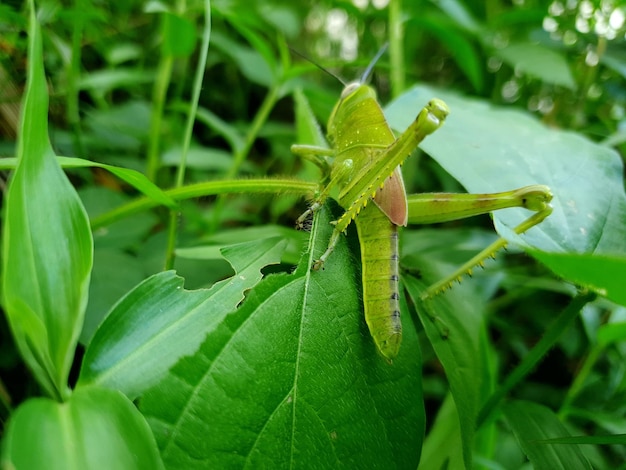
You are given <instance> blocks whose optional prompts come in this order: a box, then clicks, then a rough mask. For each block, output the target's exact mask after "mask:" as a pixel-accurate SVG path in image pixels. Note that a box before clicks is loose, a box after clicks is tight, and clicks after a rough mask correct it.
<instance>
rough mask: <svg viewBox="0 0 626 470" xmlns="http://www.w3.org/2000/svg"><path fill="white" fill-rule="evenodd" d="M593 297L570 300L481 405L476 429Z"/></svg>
mask: <svg viewBox="0 0 626 470" xmlns="http://www.w3.org/2000/svg"><path fill="white" fill-rule="evenodd" d="M595 297H596V294H594V293H589V292H581V293H579V294H578V295H577V296H576V297H574V298H573V299H572V301H571V302H570V304H569V305H568V306H567V307H566V308H565V310H563V311H562V312H561V314H560V315H559V316H558V318H557V319H556V320H555V321H554V322H553V323H552V325H550V327H549V328H548V330H547V331H546V332H545V334H544V335H543V336H542V337H541V339H540V340H539V342H538V343H537V344H536V345H535V347H534V348H533V349H531V350H530V352H529V353H528V355H527V356H526V357H525V358H524V359H523V360H522V362H521V364H519V365H518V366H517V367H516V368H515V370H513V372H511V374H509V376H508V377H507V378H506V379H505V381H504V383H503V384H502V385H501V386H500V388H498V390H496V391H495V392H494V393H493V394H492V395H491V397H489V399H488V400H487V402H486V403H485V404H484V405H483V407H482V409H481V410H480V412H479V413H478V417H477V418H476V427H477V428H478V427H480V426H481V425H482V424H483V423H484V422H485V421H486V420H487V418H489V416H490V415H491V413H492V412H493V411H494V410H495V408H496V406H497V405H498V404H499V402H500V401H501V400H502V399H503V398H504V397H505V396H506V395H507V393H509V392H510V391H511V390H513V388H514V387H515V386H516V385H517V384H518V383H520V382H521V381H522V379H523V378H524V377H526V376H527V375H528V374H529V373H530V372H531V371H532V370H533V369H534V368H535V366H536V365H537V364H538V363H539V361H541V359H543V358H544V357H545V355H546V353H547V352H548V351H549V350H550V349H551V348H552V347H553V346H554V345H555V344H556V342H557V341H558V340H559V338H560V337H561V335H562V334H563V333H564V332H565V330H566V329H567V328H568V327H569V325H570V324H571V322H572V321H574V319H575V318H576V317H577V316H578V314H579V312H580V310H581V309H582V308H583V307H584V306H585V305H586V304H587V303H588V302H591V301H592V300H593V299H594V298H595Z"/></svg>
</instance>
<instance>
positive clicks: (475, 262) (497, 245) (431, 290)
mask: <svg viewBox="0 0 626 470" xmlns="http://www.w3.org/2000/svg"><path fill="white" fill-rule="evenodd" d="M551 213H552V206H550V205H549V204H547V205H546V206H545V207H544V208H543V210H541V211H539V212H537V213H535V214H533V215H532V216H530V217H529V218H528V219H526V220H524V221H523V222H522V223H521V224H519V225H518V226H517V227H515V228H514V229H513V231H514V232H515V233H516V234H518V235H521V234H523V233H524V232H526V231H528V230H529V229H530V228H532V227H534V226H535V225H537V224H540V223H541V222H543V221H544V219H545V218H546V217H548V216H549V215H550V214H551ZM507 243H508V242H507V241H506V240H505V239H504V238H499V239H498V240H496V241H495V242H493V243H492V244H491V245H489V246H488V247H487V248H485V249H484V250H482V251H481V252H480V253H478V254H477V255H476V256H474V257H473V258H472V259H470V260H469V261H467V262H466V263H465V264H464V265H463V266H461V267H460V268H458V269H457V270H456V271H454V272H453V273H452V274H450V275H449V276H447V277H446V278H445V279H442V280H441V281H439V282H436V283H435V284H433V285H431V286H430V287H428V288H427V289H426V291H424V293H422V295H421V299H422V300H426V299H427V298H429V297H432V296H435V295H437V294H439V293H441V292H443V291H445V290H446V289H449V288H450V287H451V286H452V283H453V282H454V281H457V282H460V281H461V278H462V277H463V275H465V274H468V275H470V276H471V274H472V269H473V268H474V267H476V266H480V267H483V265H484V261H485V260H486V259H487V258H494V257H495V254H496V252H497V251H498V250H501V249H502V248H504V247H505V246H506V245H507Z"/></svg>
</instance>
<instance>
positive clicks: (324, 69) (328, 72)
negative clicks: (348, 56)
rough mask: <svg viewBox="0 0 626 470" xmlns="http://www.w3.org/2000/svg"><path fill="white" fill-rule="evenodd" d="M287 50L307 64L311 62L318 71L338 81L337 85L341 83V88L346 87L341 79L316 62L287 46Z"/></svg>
mask: <svg viewBox="0 0 626 470" xmlns="http://www.w3.org/2000/svg"><path fill="white" fill-rule="evenodd" d="M288 47H289V50H290V51H291V52H293V53H294V54H296V55H299V56H300V57H302V58H303V59H304V60H306V61H307V62H311V63H312V64H313V65H315V66H316V67H317V68H318V69H320V70H323V71H324V72H326V73H327V74H328V75H330V76H331V77H333V78H335V79H336V80H337V81H339V83H341V84H342V85H343V86H346V85H347V83H346V82H345V81H343V80H342V79H341V78H339V77H338V76H337V75H335V74H334V73H332V72H331V71H330V70H328V69H327V68H326V67H324V66H322V65H320V64H318V63H317V62H315V61H314V60H313V59H311V58H309V57H307V56H305V55H304V54H302V53H301V52H299V51H297V50H296V49H294V48H293V47H291V46H288Z"/></svg>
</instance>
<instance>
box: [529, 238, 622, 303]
mask: <svg viewBox="0 0 626 470" xmlns="http://www.w3.org/2000/svg"><path fill="white" fill-rule="evenodd" d="M530 253H531V254H532V255H533V256H534V257H535V258H537V259H538V260H540V261H541V262H542V263H544V264H546V265H548V266H550V268H551V269H552V270H553V271H554V272H555V273H556V274H558V275H559V276H561V277H563V278H565V279H567V280H569V281H571V282H574V283H576V284H578V285H580V286H583V287H586V288H588V289H591V290H593V291H595V292H597V293H598V294H600V295H602V296H604V297H606V298H607V299H610V300H612V301H613V302H616V303H618V304H621V305H624V306H626V290H624V280H625V279H626V254H625V255H623V256H619V257H618V256H606V255H600V256H595V255H589V254H578V253H544V252H540V251H535V250H533V251H531V252H530Z"/></svg>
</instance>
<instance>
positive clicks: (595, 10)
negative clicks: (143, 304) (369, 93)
mask: <svg viewBox="0 0 626 470" xmlns="http://www.w3.org/2000/svg"><path fill="white" fill-rule="evenodd" d="M405 3H406V4H404V5H400V2H392V3H391V4H390V5H387V4H385V3H384V2H382V3H376V2H366V1H361V2H263V3H262V4H261V3H259V4H254V5H253V6H250V5H249V2H241V3H240V2H226V1H224V2H212V4H211V7H212V10H211V13H212V18H211V31H210V48H209V53H208V56H207V57H206V60H207V63H206V69H205V71H204V81H203V86H202V89H201V90H200V96H199V100H198V117H197V122H196V123H195V125H194V127H193V135H192V136H191V142H192V144H191V149H190V151H189V154H188V157H187V162H186V165H184V168H185V172H184V173H182V172H181V171H180V168H181V164H180V153H181V149H182V148H184V145H185V144H184V138H185V136H186V130H185V126H186V119H187V112H188V111H189V109H190V106H192V105H190V103H192V102H193V100H191V98H190V97H191V96H192V94H193V90H194V84H193V74H194V69H195V66H196V64H197V63H198V62H199V61H200V60H201V57H200V56H199V53H198V51H199V44H200V36H201V34H202V32H203V14H204V13H203V9H202V7H203V5H202V4H200V3H195V2H189V3H184V2H180V3H177V4H176V5H164V4H160V3H158V2H149V3H144V2H109V3H107V4H98V3H91V2H81V1H78V2H76V3H74V4H72V5H64V4H61V3H57V2H40V3H38V4H37V8H38V15H37V16H38V19H39V21H40V22H41V24H42V27H43V51H44V62H45V68H46V77H47V80H48V92H49V94H50V106H49V121H50V130H49V134H50V139H51V142H52V146H53V148H54V150H55V152H56V153H57V154H58V155H64V156H69V157H80V158H88V159H89V160H92V161H96V162H99V163H102V164H108V165H115V166H120V167H124V168H131V169H135V170H138V171H140V172H142V173H145V174H146V175H147V176H148V178H149V179H151V180H152V181H154V182H155V183H156V184H157V186H159V187H160V188H170V187H174V186H177V185H180V184H181V183H184V184H185V185H193V184H194V183H202V182H205V181H213V180H220V179H229V178H234V177H242V178H252V177H257V176H265V175H288V176H298V177H300V178H302V179H304V180H307V181H316V179H317V178H319V175H318V173H317V171H316V169H315V168H311V167H309V166H308V165H307V164H306V163H304V162H301V161H298V160H297V159H296V158H294V157H293V155H292V154H291V153H290V150H289V147H290V145H291V144H292V143H294V142H296V141H297V140H298V139H299V136H301V135H302V129H297V128H296V126H295V125H294V122H295V121H296V111H295V108H294V96H295V95H294V94H295V93H297V92H296V90H298V89H302V91H303V92H304V95H305V96H306V97H307V98H308V101H309V103H310V104H311V108H312V111H313V113H314V115H315V116H317V118H318V120H319V121H320V122H325V121H326V119H327V117H328V115H329V113H330V111H331V109H332V106H333V105H334V103H335V102H336V100H337V96H338V94H339V93H340V90H341V85H340V84H338V83H337V81H336V80H334V79H332V78H331V77H329V76H327V75H326V74H324V73H323V72H321V71H319V70H318V69H317V68H316V67H314V66H312V65H311V64H309V63H307V62H305V61H302V60H301V59H300V58H299V57H298V56H297V55H294V54H293V53H292V52H290V51H289V49H288V46H291V47H292V48H293V49H295V50H297V51H298V52H301V53H302V54H304V55H306V56H308V57H311V58H312V59H313V60H315V61H316V62H319V63H321V64H323V65H324V66H325V67H326V68H329V69H330V70H332V71H333V72H335V73H336V74H338V75H339V76H340V77H345V78H346V79H347V80H350V79H352V78H354V77H356V76H358V74H359V73H360V71H361V70H362V69H363V68H364V67H365V65H366V64H367V63H368V62H369V59H370V58H371V57H372V56H373V55H374V54H375V52H376V51H377V50H378V49H379V48H380V46H381V45H382V44H383V43H384V42H385V41H386V40H390V42H391V47H390V51H389V56H388V58H385V59H383V60H382V61H381V63H380V64H379V65H378V66H377V67H376V73H375V76H374V84H375V86H376V88H377V90H378V93H379V97H380V101H381V102H383V103H386V102H388V101H390V100H391V99H392V98H395V97H397V96H398V95H400V93H401V92H403V91H404V90H405V89H406V88H409V87H410V86H412V85H413V84H414V83H418V82H423V83H428V84H430V85H434V86H436V87H439V88H442V89H445V90H449V89H452V90H456V91H459V92H462V93H464V94H467V95H471V96H474V97H478V98H481V99H482V100H484V101H487V102H490V103H492V104H497V105H501V106H504V107H507V108H509V109H519V110H526V111H528V112H529V113H531V114H533V115H534V116H535V118H536V119H538V120H541V121H542V122H543V123H545V124H547V125H549V126H551V127H554V128H559V129H567V130H572V131H576V132H578V133H580V134H583V135H585V136H587V137H588V138H590V139H591V140H594V141H596V142H599V143H602V144H603V145H606V146H610V147H613V148H615V149H616V150H617V151H618V152H619V153H620V155H621V156H622V158H623V155H624V154H625V151H626V128H625V127H624V126H626V118H625V109H626V108H625V106H626V87H625V86H624V78H625V76H626V56H625V55H624V52H623V51H624V42H625V36H624V35H625V31H626V28H625V26H624V7H623V5H620V4H619V3H618V2H564V3H561V2H543V1H536V2H531V1H528V2H514V3H513V4H508V2H498V1H490V2H471V1H466V2H455V1H441V2H426V1H418V2H405ZM620 12H621V13H620ZM620 15H621V16H620ZM399 24H402V25H403V26H404V34H403V36H402V40H401V41H400V42H398V41H396V40H394V38H397V37H398V36H397V34H398V32H397V31H396V29H395V27H396V26H397V25H399ZM390 25H392V26H390ZM0 28H1V30H2V35H1V36H0V65H1V69H0V73H1V74H2V75H1V76H0V82H1V83H2V84H3V86H2V90H1V91H0V93H1V95H0V129H2V134H1V137H2V141H1V142H0V154H1V155H2V156H5V157H13V156H15V155H16V153H17V152H16V150H15V145H16V135H17V133H18V131H19V121H18V115H19V111H18V109H19V102H20V99H21V90H22V89H23V86H24V83H25V80H26V74H27V64H28V61H27V36H26V34H25V32H26V31H27V28H28V15H27V8H26V7H25V6H23V5H22V4H21V3H20V2H14V3H10V2H9V3H3V4H2V5H0ZM204 32H205V33H206V30H205V31H204ZM398 45H400V47H398ZM161 111H162V114H161ZM453 112H454V110H453ZM476 119H477V120H480V115H477V116H476ZM298 122H300V121H298ZM409 161H412V162H413V163H411V164H407V165H405V168H404V171H405V176H406V181H407V189H408V191H409V192H425V191H441V190H444V191H459V192H461V191H463V188H462V187H461V186H460V184H459V182H458V181H457V179H455V178H453V177H451V176H450V175H449V174H448V173H447V172H446V171H445V170H444V169H443V168H442V167H441V166H439V164H438V163H436V162H435V161H433V160H431V159H429V158H426V157H425V156H422V158H419V159H418V157H412V160H409ZM467 165H471V162H470V163H467ZM67 173H68V175H69V177H70V180H71V182H72V183H73V185H74V186H75V187H76V188H77V190H78V193H79V195H80V198H81V200H82V203H83V204H84V205H85V207H86V209H87V212H88V214H89V218H90V220H91V223H92V227H93V228H94V232H93V238H94V265H93V271H92V275H91V283H90V286H89V303H88V305H87V308H86V314H85V321H84V326H83V328H82V331H81V333H80V344H81V345H80V346H79V347H78V354H77V355H76V357H75V358H74V378H73V379H72V384H73V382H75V381H76V377H77V376H78V370H79V367H80V362H81V361H80V355H81V353H82V351H83V347H84V346H86V345H87V344H89V342H90V340H91V338H92V337H93V335H94V332H95V331H96V328H97V326H98V325H99V324H100V322H101V320H102V319H103V318H104V316H105V315H106V314H107V312H108V311H109V309H110V308H111V307H112V306H113V305H114V304H115V303H116V302H117V301H118V300H119V299H120V297H121V296H123V295H124V294H126V293H127V292H128V291H130V289H132V288H133V287H134V286H135V285H137V284H138V283H140V282H141V281H143V280H145V279H146V278H148V277H149V276H151V275H152V274H154V273H158V272H159V271H161V270H162V269H163V267H164V266H166V265H169V264H170V263H173V267H174V268H175V269H176V271H177V272H178V274H179V275H180V276H182V277H184V279H185V288H187V289H196V288H199V287H208V286H211V285H213V284H214V283H216V282H218V281H221V280H223V279H225V278H227V277H228V276H230V275H231V274H232V269H231V265H230V264H229V263H228V262H226V261H225V260H224V259H223V258H222V256H221V255H220V248H222V247H224V246H226V245H230V244H232V243H234V242H245V241H250V240H254V239H258V238H261V237H263V238H265V237H271V236H278V237H281V238H283V239H285V240H287V241H288V248H287V249H286V251H285V253H284V254H283V256H282V257H281V258H280V260H281V264H279V265H276V266H270V267H266V268H265V269H264V273H266V274H268V273H270V272H272V271H273V272H289V271H290V270H291V269H292V268H293V266H294V265H295V264H296V263H297V262H298V260H299V258H300V255H301V253H302V252H303V251H304V250H305V243H306V236H305V235H304V234H301V233H296V232H294V231H292V230H291V229H290V227H291V226H292V225H293V221H294V220H295V219H296V218H297V216H298V215H299V214H300V213H301V212H302V211H303V210H304V208H305V207H306V203H305V201H304V200H303V198H302V197H301V196H294V195H290V194H283V195H279V196H276V195H261V196H260V195H259V194H253V195H249V194H248V195H246V194H242V195H237V196H228V197H221V196H218V197H215V196H203V197H200V198H195V199H187V198H184V199H183V200H182V201H181V202H180V214H179V215H176V216H174V218H175V220H176V221H177V222H178V225H177V229H176V230H177V232H178V234H177V238H176V240H174V239H173V238H172V236H171V230H172V227H173V225H172V215H171V214H170V213H169V212H168V211H167V209H165V208H163V207H160V208H156V209H154V210H150V211H148V210H146V211H141V212H139V213H136V214H134V215H133V216H132V217H124V216H123V215H121V216H116V215H115V213H114V212H110V211H113V210H114V209H116V208H119V207H124V204H125V203H128V202H129V201H132V200H133V198H135V197H136V195H137V193H136V191H135V190H134V189H133V188H132V187H130V186H129V185H127V184H126V183H124V182H122V181H120V180H119V179H118V178H116V177H114V176H112V175H111V174H110V173H108V172H107V171H106V170H104V169H101V168H74V169H71V170H67ZM6 175H7V177H8V173H6ZM620 176H621V175H620ZM5 180H6V178H5ZM111 214H113V215H112V216H111ZM101 216H102V217H105V218H106V217H108V218H106V219H99V217H101ZM99 220H100V221H101V222H99ZM102 220H106V222H102ZM623 222H624V221H623V220H622V221H621V223H622V224H623ZM436 230H437V231H436V232H431V231H428V230H423V231H422V232H421V236H420V237H421V238H411V239H410V240H411V241H410V242H409V241H408V240H409V239H408V237H407V242H406V245H407V246H409V244H410V243H411V244H412V245H415V248H413V252H418V253H420V252H421V251H422V250H426V249H428V250H429V253H431V257H432V258H434V259H441V260H442V261H441V262H446V263H450V264H454V263H457V264H460V263H461V262H462V261H464V260H465V259H467V258H468V255H467V253H468V252H472V251H477V250H478V249H479V248H480V247H482V246H484V245H485V244H486V243H487V241H488V240H490V239H491V238H490V235H489V232H490V230H491V229H490V221H489V219H488V218H484V219H478V220H477V221H469V222H463V224H462V225H460V224H458V223H455V224H447V225H445V226H443V227H438V228H437V229H436ZM459 230H462V232H459ZM172 240H174V242H173V241H172ZM173 246H175V256H174V252H173ZM622 254H623V251H622ZM497 263H498V264H497V265H495V266H494V265H492V266H491V267H490V269H489V270H488V271H487V272H486V273H484V274H482V273H481V275H479V276H476V277H477V278H478V279H473V280H472V281H468V283H470V282H471V284H470V285H471V287H470V290H471V292H472V293H471V294H466V293H465V290H464V289H466V285H465V284H464V285H463V286H461V290H460V292H462V293H463V294H459V295H461V296H465V298H466V299H473V301H474V302H475V303H476V304H480V305H481V306H482V305H483V303H484V305H485V306H484V308H482V307H481V311H482V312H483V313H482V314H484V315H486V316H487V317H488V330H487V331H488V336H489V338H490V339H489V344H490V349H491V350H492V351H493V355H492V356H491V357H490V358H489V362H490V367H493V368H494V369H498V370H499V371H502V374H503V375H505V374H506V373H507V372H509V371H511V370H512V369H513V368H514V367H515V365H516V364H518V363H519V362H520V361H521V360H522V359H523V358H524V357H527V354H528V353H529V351H530V350H531V349H532V348H533V346H534V345H535V344H536V343H537V342H538V341H539V338H540V337H541V336H542V335H543V334H544V332H545V331H546V330H548V329H549V326H550V324H551V320H552V319H553V318H554V317H555V312H560V311H562V310H563V309H565V308H566V307H567V306H568V305H570V301H571V298H572V296H573V295H574V289H573V287H572V285H571V284H568V283H564V282H563V281H560V280H558V279H557V278H556V277H555V276H554V275H553V274H551V273H550V272H549V271H548V270H547V269H546V268H545V267H543V266H542V265H540V264H537V263H535V262H534V261H532V259H530V258H528V257H526V256H524V255H520V254H519V253H516V252H515V251H513V253H511V254H510V255H508V256H506V257H505V256H503V257H499V259H498V260H497ZM409 289H410V287H409ZM472 295H475V296H476V297H472ZM416 302H417V300H416ZM624 314H625V311H624V308H623V306H616V305H615V304H612V303H611V302H609V301H608V300H606V299H604V298H600V299H599V300H597V301H596V302H594V303H589V304H587V305H586V306H585V308H584V309H583V311H582V314H581V315H580V316H579V317H578V318H577V319H576V320H575V321H574V322H572V324H571V326H569V327H568V328H567V329H564V330H563V331H561V332H560V333H561V336H560V338H559V339H555V343H554V347H553V348H552V349H551V350H550V351H549V352H547V353H545V354H544V355H543V356H542V357H541V362H539V363H538V364H537V366H536V367H535V368H534V369H533V371H532V373H531V374H530V375H529V376H528V377H526V378H525V379H524V380H523V381H522V380H520V381H518V382H517V383H516V387H515V390H514V392H513V395H514V396H515V397H516V398H518V399H523V400H529V401H533V402H537V403H541V404H544V405H547V406H549V407H550V408H551V409H553V410H555V411H556V412H558V413H559V416H560V418H562V419H563V420H566V421H567V422H568V425H569V426H572V427H573V430H574V431H573V432H572V434H575V435H577V434H581V433H584V434H587V435H599V434H605V433H610V434H624V433H626V422H625V421H624V407H623V398H624V383H625V382H624V368H623V365H622V364H623V356H624V352H625V351H624V343H623V341H622V340H623V335H622V336H621V337H619V336H618V337H617V338H616V339H614V340H612V341H608V342H605V343H602V342H600V341H599V339H598V336H597V333H598V331H599V327H600V325H604V324H607V323H618V324H619V323H621V322H623V321H624ZM2 335H3V336H2V356H1V359H2V380H3V392H4V393H3V402H4V410H3V417H4V418H5V419H6V418H7V417H8V416H9V414H10V410H12V409H14V408H16V407H17V406H18V405H19V404H20V403H21V402H23V401H25V400H26V399H27V398H29V397H32V396H36V395H38V394H39V391H38V386H37V384H36V382H35V381H34V380H33V379H32V377H31V375H30V372H29V371H28V369H27V368H26V366H25V365H24V363H23V362H22V359H21V358H20V355H19V353H18V352H17V350H16V348H15V347H14V346H12V339H11V334H10V329H9V327H8V325H7V324H6V323H5V324H3V328H2ZM417 337H418V338H419V344H420V349H421V351H422V355H423V359H422V367H423V393H424V403H425V408H426V431H425V432H426V435H427V436H431V440H430V447H429V446H428V444H427V446H426V447H425V450H424V452H425V454H428V452H435V450H433V449H437V446H436V443H435V439H436V437H437V436H441V435H444V436H445V435H446V431H438V430H437V425H439V426H440V427H441V426H443V424H442V423H445V422H446V420H445V416H446V414H445V413H447V412H449V407H450V400H449V395H447V390H448V380H449V377H448V378H447V379H446V375H445V374H444V373H443V370H442V365H441V361H442V359H441V357H438V355H436V354H435V352H436V348H433V346H431V341H429V340H428V339H427V337H428V335H427V333H426V332H425V331H424V329H421V330H420V329H418V332H417ZM372 373H373V374H375V373H376V372H372ZM446 397H448V398H446ZM572 402H575V403H576V406H575V407H572V406H571V405H572ZM150 403H151V402H150V395H148V397H147V398H146V405H145V406H146V409H147V410H150V406H153V405H150ZM152 403H153V402H152ZM508 412H509V413H511V410H508ZM364 413H367V410H364ZM147 414H148V415H149V414H150V413H149V412H148V413H147ZM436 417H439V419H438V420H436ZM503 423H504V422H503V421H502V420H501V421H499V423H498V425H497V426H494V427H493V428H490V429H491V432H492V433H494V434H495V435H497V436H498V439H497V441H498V444H497V445H493V444H492V445H491V447H489V446H486V447H485V446H483V447H480V446H479V447H480V452H478V460H479V462H480V458H485V459H486V460H488V461H495V462H498V463H500V464H501V465H503V466H504V467H506V468H511V467H512V466H513V465H519V464H521V462H522V461H523V456H522V453H521V452H520V450H519V449H514V448H512V447H511V446H510V443H511V442H512V441H513V434H512V433H511V432H510V431H509V430H508V429H507V426H508V425H510V423H509V424H508V425H507V424H503ZM479 438H480V439H483V440H488V439H487V438H486V437H485V436H484V433H483V435H481V436H479ZM157 441H158V439H157ZM427 442H428V441H427ZM492 442H493V441H492ZM589 448H590V447H589V446H586V447H585V449H586V457H587V459H589V460H591V461H592V462H593V463H594V464H595V465H596V466H600V467H602V466H605V467H607V468H608V467H609V466H613V465H616V464H617V463H618V462H622V461H623V460H624V457H625V456H624V449H623V447H619V446H612V447H608V446H604V447H602V446H595V447H593V450H589ZM439 455H442V454H441V450H440V449H439ZM448 457H449V456H448ZM442 459H443V457H442ZM424 460H425V459H424ZM398 465H399V466H401V463H400V464H398ZM422 465H424V464H422ZM434 465H435V464H434V463H433V466H434Z"/></svg>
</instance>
